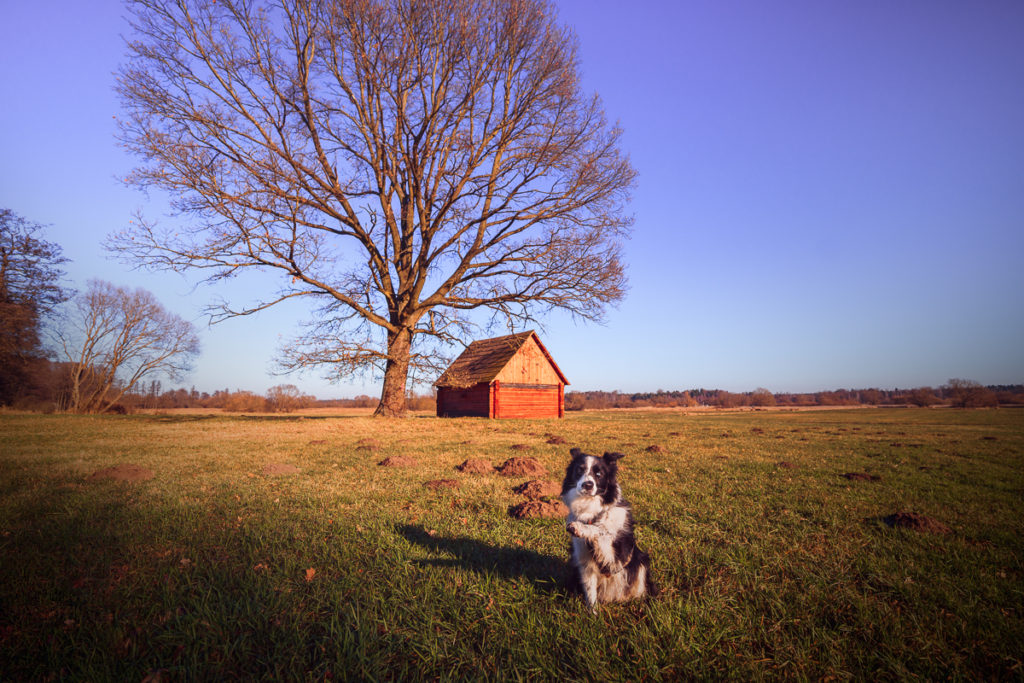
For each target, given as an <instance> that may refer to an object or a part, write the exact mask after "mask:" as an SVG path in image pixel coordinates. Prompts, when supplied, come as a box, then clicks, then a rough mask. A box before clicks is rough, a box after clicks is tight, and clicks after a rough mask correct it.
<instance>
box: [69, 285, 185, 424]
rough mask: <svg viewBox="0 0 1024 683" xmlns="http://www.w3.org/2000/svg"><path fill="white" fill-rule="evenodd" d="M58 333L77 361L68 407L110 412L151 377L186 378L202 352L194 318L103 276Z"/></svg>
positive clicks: (72, 360) (80, 298)
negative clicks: (168, 308)
mask: <svg viewBox="0 0 1024 683" xmlns="http://www.w3.org/2000/svg"><path fill="white" fill-rule="evenodd" d="M58 338H59V339H60V343H61V347H62V350H63V353H64V356H65V357H66V359H67V360H68V361H69V362H70V364H71V366H70V367H71V370H70V380H69V388H68V396H67V397H66V408H67V409H68V410H70V411H72V412H76V413H85V412H97V413H103V412H106V411H108V410H110V408H111V406H113V405H114V404H116V403H117V402H118V401H119V400H120V399H121V397H122V396H124V395H125V394H126V393H128V392H131V391H133V390H135V389H136V388H137V387H141V383H142V382H143V380H145V379H147V378H151V377H154V376H157V375H163V376H166V377H168V378H169V379H171V380H180V379H181V378H182V377H183V376H184V375H185V374H186V373H187V372H188V371H189V370H190V364H191V361H192V360H193V359H194V358H195V356H196V355H197V354H198V353H199V337H198V335H197V334H196V331H195V327H194V326H193V325H192V323H190V322H188V321H187V320H183V319H182V318H180V317H178V316H177V315H174V314H173V313H171V312H169V311H167V310H166V309H164V307H163V306H161V305H160V303H159V302H158V301H157V300H156V298H155V297H154V296H153V295H152V294H151V293H150V292H148V291H146V290H144V289H135V290H129V289H126V288H123V287H117V286H115V285H112V284H110V283H109V282H104V281H102V280H90V281H89V284H88V288H87V289H86V291H85V292H84V293H82V294H81V295H79V296H78V297H77V299H76V300H75V306H74V311H73V313H72V315H71V317H70V319H69V320H68V321H67V325H66V327H65V328H64V329H63V330H61V331H60V332H59V334H58ZM153 386H156V385H153Z"/></svg>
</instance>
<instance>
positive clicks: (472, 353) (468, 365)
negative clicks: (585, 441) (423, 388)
mask: <svg viewBox="0 0 1024 683" xmlns="http://www.w3.org/2000/svg"><path fill="white" fill-rule="evenodd" d="M568 383H569V381H568V380H567V379H566V378H565V375H563V374H562V371H561V370H560V369H559V367H558V365H557V364H556V363H555V361H554V359H553V358H552V357H551V354H550V353H548V350H547V349H546V348H544V345H543V344H542V343H541V341H540V339H539V338H538V337H537V335H536V333H535V332H533V331H532V330H531V331H528V332H520V333H519V334H510V335H506V336H504V337H494V338H492V339H481V340H479V341H475V342H473V343H472V344H470V345H469V346H468V347H466V350H465V351H463V352H462V354H461V355H460V356H459V357H458V358H456V359H455V362H453V363H452V364H451V365H450V366H449V367H448V369H446V370H445V371H444V373H442V374H441V376H440V377H439V378H438V379H437V381H436V382H434V386H436V387H437V414H438V416H452V417H455V416H479V417H562V415H563V414H564V405H565V385H566V384H568Z"/></svg>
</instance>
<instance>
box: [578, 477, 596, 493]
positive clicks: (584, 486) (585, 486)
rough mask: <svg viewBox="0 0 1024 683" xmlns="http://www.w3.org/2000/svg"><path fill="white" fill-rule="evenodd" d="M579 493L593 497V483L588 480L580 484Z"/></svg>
mask: <svg viewBox="0 0 1024 683" xmlns="http://www.w3.org/2000/svg"><path fill="white" fill-rule="evenodd" d="M580 491H581V492H583V493H586V494H588V495H593V493H594V482H593V481H592V480H590V479H587V480H585V481H582V482H580Z"/></svg>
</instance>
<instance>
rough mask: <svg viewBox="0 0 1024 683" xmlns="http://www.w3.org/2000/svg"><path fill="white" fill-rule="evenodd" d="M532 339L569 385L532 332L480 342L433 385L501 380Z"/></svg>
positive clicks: (460, 384) (466, 351) (467, 384)
mask: <svg viewBox="0 0 1024 683" xmlns="http://www.w3.org/2000/svg"><path fill="white" fill-rule="evenodd" d="M530 337H533V338H534V340H535V341H536V342H537V346H539V347H540V350H541V351H543V352H544V357H545V358H547V359H548V362H549V363H551V367H552V368H553V369H554V371H555V373H556V374H557V375H558V378H559V379H560V380H562V382H563V383H565V384H568V383H569V380H567V379H566V378H565V375H563V374H562V371H561V370H560V369H559V368H558V365H557V364H556V363H555V361H554V359H553V358H552V357H551V354H550V353H548V350H547V349H546V348H544V344H542V343H541V341H540V337H538V336H537V334H536V333H535V332H534V331H533V330H529V331H527V332H520V333H518V334H509V335H506V336H504V337H493V338H491V339H479V340H477V341H475V342H473V343H472V344H470V345H469V346H467V347H466V350H465V351H463V352H462V354H461V355H460V356H459V357H458V358H456V359H455V361H454V362H453V363H452V364H451V365H449V366H448V369H447V370H445V371H444V372H443V373H441V376H440V377H438V378H437V381H436V382H434V386H438V387H468V386H473V385H474V384H478V383H480V382H492V381H494V378H495V377H497V376H498V373H500V372H501V370H502V368H504V367H505V365H506V364H507V363H508V362H509V361H510V360H512V357H513V356H514V355H516V352H517V351H519V349H520V348H522V346H523V344H525V343H526V342H527V340H528V339H529V338H530Z"/></svg>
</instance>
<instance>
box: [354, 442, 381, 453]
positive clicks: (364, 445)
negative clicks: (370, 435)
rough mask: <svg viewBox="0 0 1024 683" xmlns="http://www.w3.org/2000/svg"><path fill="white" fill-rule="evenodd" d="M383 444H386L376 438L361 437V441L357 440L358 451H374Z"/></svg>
mask: <svg viewBox="0 0 1024 683" xmlns="http://www.w3.org/2000/svg"><path fill="white" fill-rule="evenodd" d="M383 446H384V444H382V443H381V442H380V441H377V440H376V439H359V441H356V450H357V451H370V452H373V451H378V450H380V449H381V448H382V447H383Z"/></svg>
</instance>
